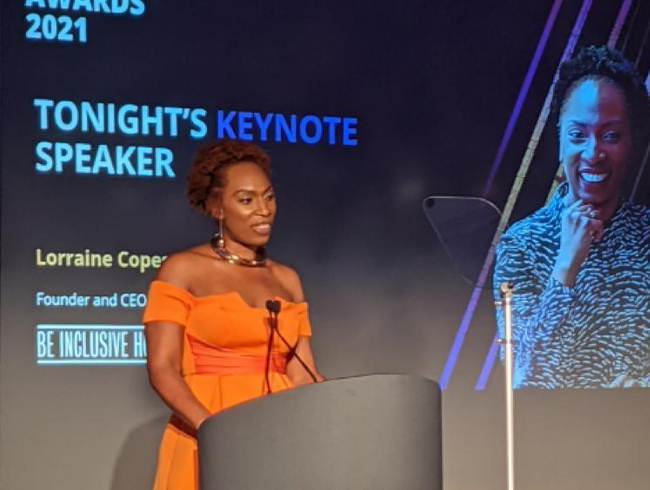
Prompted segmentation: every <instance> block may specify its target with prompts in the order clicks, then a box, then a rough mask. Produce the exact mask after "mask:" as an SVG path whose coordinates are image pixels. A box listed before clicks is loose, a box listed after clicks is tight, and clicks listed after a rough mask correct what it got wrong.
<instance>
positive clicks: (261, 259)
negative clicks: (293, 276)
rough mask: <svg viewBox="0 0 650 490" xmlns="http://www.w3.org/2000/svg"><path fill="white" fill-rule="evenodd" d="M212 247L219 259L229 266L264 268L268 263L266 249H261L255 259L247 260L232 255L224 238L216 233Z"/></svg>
mask: <svg viewBox="0 0 650 490" xmlns="http://www.w3.org/2000/svg"><path fill="white" fill-rule="evenodd" d="M210 246H211V247H212V250H214V252H215V253H216V254H217V255H218V256H219V257H221V258H222V259H223V260H225V261H226V262H228V263H229V264H234V265H244V266H246V267H262V266H263V265H264V264H265V263H266V250H265V249H264V247H261V248H260V249H259V250H258V251H257V254H256V255H255V258H254V259H245V258H243V257H240V256H239V255H236V254H233V253H230V252H229V251H228V249H227V248H226V243H225V242H224V240H223V237H222V236H221V235H219V233H215V235H214V236H213V237H212V238H211V239H210Z"/></svg>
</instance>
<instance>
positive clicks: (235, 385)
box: [143, 280, 311, 490]
mask: <svg viewBox="0 0 650 490" xmlns="http://www.w3.org/2000/svg"><path fill="white" fill-rule="evenodd" d="M276 299H278V300H279V301H280V303H281V309H280V314H279V315H278V330H279V331H280V332H281V333H282V335H283V336H284V337H285V339H286V340H287V341H288V342H289V344H290V345H295V343H296V342H297V341H298V338H299V337H300V336H309V335H311V328H310V325H309V318H308V314H307V303H292V302H290V301H285V300H283V299H282V298H276ZM159 321H162V322H171V323H175V324H177V325H178V326H179V328H182V329H183V331H184V335H183V338H184V340H183V358H182V367H181V374H182V376H183V379H184V380H185V382H186V383H187V385H188V386H189V387H190V390H191V391H192V393H194V396H196V398H197V399H198V400H199V401H200V402H201V403H202V404H203V405H204V406H205V407H206V408H207V409H208V410H209V411H210V412H212V413H217V412H219V411H220V410H223V409H224V408H227V407H230V406H232V405H236V404H237V403H241V402H244V401H246V400H250V399H252V398H256V397H259V396H262V395H264V394H265V393H267V387H266V376H265V365H266V355H267V347H268V339H269V333H270V324H269V314H268V311H267V310H266V309H265V308H254V307H251V306H250V305H248V304H247V303H246V302H245V301H244V299H243V298H242V297H241V296H240V295H239V293H237V292H236V291H233V292H229V293H225V294H218V295H211V296H202V297H197V296H193V295H192V294H190V293H189V292H188V291H186V290H185V289H183V288H180V287H178V286H174V285H172V284H170V283H167V282H164V281H158V280H157V281H153V282H152V283H151V286H150V288H149V295H148V302H147V307H146V308H145V311H144V318H143V323H144V324H148V323H152V322H159ZM288 355H289V349H288V348H287V347H286V346H285V345H284V343H282V342H281V341H280V339H279V338H278V336H277V335H275V336H274V345H273V348H272V356H271V362H270V369H269V371H270V373H269V383H270V385H271V391H273V392H276V391H281V390H284V389H288V388H291V387H292V384H291V380H289V378H288V377H287V375H286V369H285V368H286V361H287V356H288ZM197 489H198V458H197V445H196V439H195V437H194V431H193V429H192V428H191V427H188V426H187V425H186V424H184V423H183V422H182V421H181V420H180V419H179V418H178V417H177V416H175V415H172V416H171V418H170V420H169V423H168V424H167V427H166V428H165V432H164V434H163V438H162V442H161V445H160V453H159V456H158V469H157V472H156V479H155V483H154V490H197Z"/></svg>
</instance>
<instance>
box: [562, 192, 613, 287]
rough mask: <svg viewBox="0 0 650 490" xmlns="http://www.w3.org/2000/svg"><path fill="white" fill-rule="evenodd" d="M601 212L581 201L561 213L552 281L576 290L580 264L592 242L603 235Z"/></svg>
mask: <svg viewBox="0 0 650 490" xmlns="http://www.w3.org/2000/svg"><path fill="white" fill-rule="evenodd" d="M600 214H601V213H600V211H599V210H597V209H596V208H595V207H594V206H592V205H591V204H585V203H584V202H583V201H582V200H581V199H579V200H577V201H576V202H574V203H573V204H571V205H570V206H568V207H567V208H566V209H565V210H564V212H563V213H562V234H561V238H560V250H559V252H558V255H557V258H556V261H555V267H554V269H553V277H554V278H555V279H557V280H558V281H559V282H560V283H561V284H563V285H564V286H568V287H573V286H575V282H576V277H577V275H578V272H579V271H580V267H581V266H582V263H583V262H584V261H585V259H586V258H587V255H588V254H589V249H590V248H591V244H592V243H593V242H597V241H599V240H600V238H601V237H602V235H603V230H604V222H603V220H602V219H601V216H600Z"/></svg>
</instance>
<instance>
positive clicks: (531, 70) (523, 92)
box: [482, 0, 563, 197]
mask: <svg viewBox="0 0 650 490" xmlns="http://www.w3.org/2000/svg"><path fill="white" fill-rule="evenodd" d="M562 2H563V0H555V2H554V3H553V6H552V7H551V12H550V13H549V14H548V19H546V24H545V25H544V30H543V31H542V37H541V38H540V39H539V42H538V43H537V49H535V54H534V55H533V59H532V60H531V61H530V65H529V66H528V71H527V72H526V77H525V78H524V83H523V84H522V86H521V89H520V90H519V95H517V101H516V102H515V108H514V109H513V111H512V114H510V119H509V120H508V125H507V126H506V130H505V132H504V133H503V137H502V138H501V144H500V145H499V149H498V150H497V154H496V156H495V157H494V161H493V162H492V167H491V168H490V175H489V176H488V179H487V182H486V183H485V187H484V188H483V194H482V195H483V197H487V196H488V194H489V192H490V190H491V189H492V185H493V184H494V178H495V177H496V174H497V172H498V170H499V167H500V166H501V161H502V160H503V154H504V153H505V151H506V148H507V147H508V144H509V143H510V138H511V137H512V132H513V131H514V129H515V125H516V124H517V119H519V114H520V113H521V108H522V107H523V105H524V101H525V100H526V97H527V96H528V91H529V90H530V85H531V83H532V81H533V77H534V76H535V73H536V72H537V67H538V66H539V60H540V58H541V57H542V54H543V53H544V49H545V48H546V42H547V41H548V38H549V35H550V34H551V30H552V29H553V24H555V19H556V17H557V13H558V11H559V10H560V7H561V6H562Z"/></svg>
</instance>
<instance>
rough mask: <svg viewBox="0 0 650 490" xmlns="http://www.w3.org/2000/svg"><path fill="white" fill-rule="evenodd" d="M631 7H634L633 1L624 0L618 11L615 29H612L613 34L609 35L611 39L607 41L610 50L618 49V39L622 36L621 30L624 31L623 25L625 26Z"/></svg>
mask: <svg viewBox="0 0 650 490" xmlns="http://www.w3.org/2000/svg"><path fill="white" fill-rule="evenodd" d="M631 6H632V0H623V4H622V5H621V9H620V10H619V11H618V16H617V17H616V21H615V22H614V28H613V29H612V33H611V34H610V35H609V39H608V41H607V47H608V48H610V49H614V48H615V47H616V43H617V42H618V37H619V36H620V35H621V30H622V29H623V25H624V24H625V19H626V18H627V14H628V12H629V11H630V7H631Z"/></svg>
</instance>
